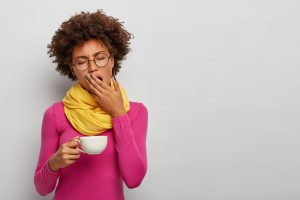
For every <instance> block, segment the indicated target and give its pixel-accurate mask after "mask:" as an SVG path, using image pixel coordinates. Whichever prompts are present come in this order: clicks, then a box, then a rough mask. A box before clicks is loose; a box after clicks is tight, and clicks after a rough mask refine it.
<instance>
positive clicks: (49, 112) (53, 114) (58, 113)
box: [44, 101, 65, 130]
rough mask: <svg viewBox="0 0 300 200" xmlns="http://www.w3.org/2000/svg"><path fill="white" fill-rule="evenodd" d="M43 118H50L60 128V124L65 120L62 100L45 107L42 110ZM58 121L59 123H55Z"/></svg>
mask: <svg viewBox="0 0 300 200" xmlns="http://www.w3.org/2000/svg"><path fill="white" fill-rule="evenodd" d="M44 119H45V120H51V121H52V122H53V123H55V124H56V126H57V127H58V129H59V130H60V125H59V124H61V123H63V122H64V121H65V116H64V106H63V102H62V101H56V102H54V103H52V104H50V105H49V106H47V107H46V109H45V111H44ZM57 122H60V123H57Z"/></svg>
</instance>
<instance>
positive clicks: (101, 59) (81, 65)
mask: <svg viewBox="0 0 300 200" xmlns="http://www.w3.org/2000/svg"><path fill="white" fill-rule="evenodd" d="M110 58H111V56H107V55H106V54H104V53H99V54H97V55H96V56H95V57H94V59H92V60H89V59H87V58H86V57H79V58H77V59H76V60H75V61H74V62H73V63H72V65H73V66H75V67H76V68H77V69H78V70H86V69H87V68H88V66H89V63H90V61H94V62H95V64H96V65H97V67H99V68H100V67H104V66H105V65H107V63H108V61H109V59H110Z"/></svg>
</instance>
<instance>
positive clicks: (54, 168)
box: [48, 158, 59, 172]
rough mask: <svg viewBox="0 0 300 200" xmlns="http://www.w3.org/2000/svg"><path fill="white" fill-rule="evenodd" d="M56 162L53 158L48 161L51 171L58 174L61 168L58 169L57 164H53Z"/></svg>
mask: <svg viewBox="0 0 300 200" xmlns="http://www.w3.org/2000/svg"><path fill="white" fill-rule="evenodd" d="M53 161H54V160H53V159H52V158H50V159H49V160H48V167H49V168H50V170H52V171H54V172H57V171H58V170H59V167H57V166H56V165H55V162H53Z"/></svg>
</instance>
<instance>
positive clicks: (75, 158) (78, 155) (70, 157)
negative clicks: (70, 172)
mask: <svg viewBox="0 0 300 200" xmlns="http://www.w3.org/2000/svg"><path fill="white" fill-rule="evenodd" d="M78 158H80V154H76V155H66V160H77V159H78Z"/></svg>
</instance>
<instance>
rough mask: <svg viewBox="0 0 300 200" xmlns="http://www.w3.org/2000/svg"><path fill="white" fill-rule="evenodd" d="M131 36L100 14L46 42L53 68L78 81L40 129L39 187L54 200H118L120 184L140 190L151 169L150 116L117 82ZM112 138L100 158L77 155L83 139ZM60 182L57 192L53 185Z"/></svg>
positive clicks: (76, 20) (84, 15)
mask: <svg viewBox="0 0 300 200" xmlns="http://www.w3.org/2000/svg"><path fill="white" fill-rule="evenodd" d="M131 38H132V35H131V34H130V33H128V32H127V31H126V30H124V28H123V26H122V24H121V23H120V22H119V21H118V20H117V19H115V18H113V17H110V16H107V15H106V14H105V13H104V12H103V11H102V10H97V11H96V12H94V13H89V12H81V13H80V14H76V15H74V16H72V17H71V18H70V19H69V20H68V21H66V22H63V23H62V25H61V26H60V28H59V29H58V30H57V31H56V32H55V35H54V36H53V38H52V41H51V43H50V44H49V45H48V48H49V51H48V53H49V54H50V57H54V58H55V59H54V61H53V62H54V63H57V67H56V70H57V71H58V72H60V74H62V75H65V76H67V77H68V78H70V79H71V80H73V81H75V80H76V82H75V83H74V84H73V85H72V86H71V87H70V89H69V90H68V91H67V93H66V95H65V97H64V98H63V99H62V100H61V101H58V102H55V103H53V104H52V105H51V106H49V107H48V108H47V109H46V111H45V113H44V117H43V122H42V127H41V148H40V154H39V159H38V162H37V166H36V170H35V174H34V184H35V188H36V190H37V192H38V193H39V194H41V195H43V196H44V195H47V194H49V193H51V192H52V191H53V190H54V189H55V188H56V189H55V196H54V199H56V200H62V199H63V200H69V199H72V200H121V199H124V194H123V181H124V182H125V184H126V186H127V187H128V188H135V187H138V186H139V185H140V184H141V182H142V180H143V178H144V176H145V174H146V171H147V151H146V134H147V124H148V112H147V108H146V107H145V105H144V104H142V103H139V102H133V101H129V100H128V98H127V96H126V92H125V90H124V88H123V87H122V86H121V84H120V83H119V82H117V81H116V78H115V76H116V74H117V73H118V72H119V69H120V68H121V65H120V63H121V61H122V60H124V59H125V56H126V54H127V53H128V52H129V51H130V48H129V44H130V43H129V40H130V39H131ZM91 135H103V136H107V139H108V142H107V147H106V149H105V150H104V151H103V152H102V153H101V154H97V155H88V154H85V153H81V152H80V151H79V149H78V148H79V143H78V139H79V137H81V136H91ZM57 181H58V184H57V187H56V183H57Z"/></svg>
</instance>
